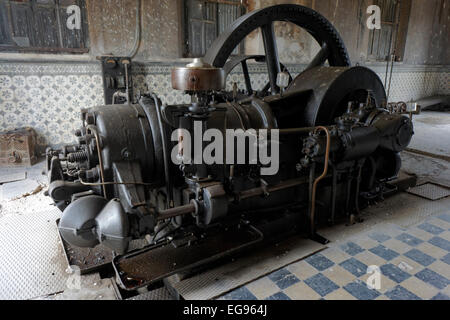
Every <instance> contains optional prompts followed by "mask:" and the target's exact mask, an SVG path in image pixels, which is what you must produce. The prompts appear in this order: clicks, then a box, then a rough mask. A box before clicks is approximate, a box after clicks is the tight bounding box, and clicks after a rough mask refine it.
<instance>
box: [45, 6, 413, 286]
mask: <svg viewBox="0 0 450 320" xmlns="http://www.w3.org/2000/svg"><path fill="white" fill-rule="evenodd" d="M279 20H284V21H290V22H292V23H295V24H297V25H299V26H300V27H303V28H305V29H306V30H307V31H308V32H310V33H311V34H312V35H313V36H314V38H315V39H316V40H317V41H318V42H319V44H320V45H321V50H320V52H319V53H318V54H317V56H316V57H315V58H314V59H313V61H312V62H311V64H310V65H309V66H307V68H306V69H305V70H304V71H303V72H302V73H300V74H299V75H298V76H297V77H296V78H295V79H292V77H291V76H290V74H289V73H288V72H287V70H286V69H285V67H284V66H283V65H282V64H281V63H280V62H279V60H278V55H277V52H276V46H275V44H274V43H275V40H274V36H273V24H272V22H273V21H279ZM258 27H260V28H261V30H262V33H263V39H264V47H265V51H266V54H265V56H250V57H248V56H246V57H241V56H239V57H231V58H230V55H231V52H232V51H233V49H234V48H235V46H236V45H237V44H238V43H239V42H240V41H241V40H242V39H243V38H244V37H245V36H246V35H247V34H248V33H250V32H251V31H253V30H254V29H256V28H258ZM249 59H254V60H256V61H257V62H265V63H266V64H267V70H268V75H269V77H268V78H269V83H268V85H267V86H266V87H265V88H263V89H262V90H260V91H256V90H254V89H252V87H251V81H250V77H249V73H248V68H247V61H248V60H249ZM326 61H328V65H327V66H325V65H324V63H325V62H326ZM237 65H241V66H242V70H243V73H244V79H245V84H246V89H245V90H237V89H236V87H235V88H234V90H233V91H232V92H228V91H226V90H224V89H223V88H224V86H225V80H226V77H227V75H228V74H229V73H230V72H231V70H232V69H233V68H234V67H235V66H237ZM172 85H173V87H174V88H175V89H179V90H183V91H185V92H186V93H189V94H190V95H191V96H192V97H193V99H192V101H193V102H192V103H190V104H178V105H166V104H164V105H163V104H162V103H161V101H160V100H159V99H158V97H157V96H156V95H155V94H143V95H140V96H139V97H138V98H137V99H136V103H132V104H120V105H107V106H98V107H93V108H89V109H85V110H83V111H82V123H83V125H82V128H81V129H80V130H78V131H77V132H76V136H77V139H78V143H76V144H72V145H68V146H65V147H64V148H62V149H59V150H53V149H48V150H47V169H48V175H49V180H50V187H49V195H50V196H51V197H52V198H53V199H54V201H55V203H56V204H57V205H58V207H59V208H60V209H61V210H63V215H62V219H61V221H60V224H59V230H60V233H61V235H62V237H63V238H64V239H65V240H66V241H67V242H69V243H70V244H72V245H74V246H80V247H94V246H96V245H98V244H99V243H103V244H105V245H107V246H109V247H110V248H111V249H112V250H114V251H115V252H117V253H119V254H123V253H125V252H126V251H127V249H128V244H129V242H130V240H131V239H138V238H142V237H144V236H146V235H149V236H150V237H151V242H152V243H153V245H154V246H155V247H154V248H153V249H155V250H161V247H162V246H173V247H174V248H177V249H179V250H183V248H185V247H192V246H195V245H197V244H198V245H199V246H202V245H203V244H204V243H205V242H206V243H207V242H208V241H209V240H208V239H209V237H213V236H214V235H215V234H219V233H220V234H223V235H224V239H225V240H224V241H225V242H226V241H227V240H226V239H227V237H226V235H227V233H229V235H230V237H233V239H229V242H230V243H232V242H233V241H237V240H236V239H238V238H239V236H236V238H235V235H234V234H235V233H236V232H238V231H236V230H240V229H241V228H244V229H245V228H247V229H251V230H252V232H253V233H254V234H257V236H256V238H258V239H257V240H260V238H262V237H268V236H269V235H275V234H277V235H279V234H288V233H290V232H298V231H300V230H305V231H307V232H308V233H309V235H310V236H311V237H314V238H316V239H318V238H319V237H318V236H317V234H316V231H315V229H316V225H317V224H318V223H320V222H328V223H334V221H335V219H337V218H339V217H344V218H346V219H349V220H350V221H352V222H354V221H357V219H358V215H359V211H360V209H361V208H363V207H364V206H365V205H366V204H367V203H368V202H369V201H371V200H374V199H380V198H382V197H383V194H384V193H386V192H387V191H390V189H389V188H388V185H387V182H389V181H390V180H392V179H394V178H395V177H396V176H397V174H398V172H399V170H400V166H401V161H400V157H399V152H401V151H402V150H404V149H405V148H406V147H407V146H408V144H409V142H410V140H411V137H412V135H413V126H412V122H411V120H410V119H409V118H408V117H406V116H403V115H400V114H392V113H390V112H389V111H388V110H387V109H386V108H385V106H386V103H387V101H386V93H385V90H384V87H383V84H382V82H381V81H380V79H379V78H378V76H377V75H376V74H375V73H374V72H373V71H371V70H370V69H368V68H365V67H361V66H357V67H350V66H349V59H348V55H347V52H346V50H345V46H344V45H343V43H342V41H341V39H340V37H339V34H338V33H337V32H336V30H335V29H334V28H333V26H332V25H331V24H330V23H329V22H328V21H327V20H326V19H325V18H323V17H322V16H321V15H319V14H318V13H317V12H314V11H313V10H311V9H308V8H305V7H302V6H297V5H279V6H274V7H269V8H264V9H261V10H257V11H254V12H251V13H250V14H248V15H246V16H244V17H241V18H240V19H238V20H237V21H236V22H235V23H233V25H231V27H230V29H229V31H228V32H225V33H223V34H222V35H221V36H220V37H219V38H218V39H217V40H216V42H215V43H214V44H213V45H212V47H211V49H210V50H209V51H208V53H207V54H206V56H205V58H204V59H203V60H201V59H198V60H196V61H195V62H194V63H192V64H190V65H188V66H186V67H183V68H180V67H178V68H174V70H173V73H172ZM207 129H217V130H218V132H220V133H221V134H222V135H223V137H227V135H226V130H227V129H235V130H236V129H242V131H246V130H249V129H254V130H255V132H256V135H257V136H258V135H259V133H258V130H260V129H266V130H267V132H268V137H266V144H267V146H268V148H269V149H270V150H271V152H272V153H273V152H277V151H278V152H279V163H278V170H277V172H276V173H275V174H271V175H262V174H261V172H262V170H264V169H265V168H266V169H267V163H264V164H263V163H261V161H260V160H258V161H256V162H252V163H248V161H247V162H246V163H237V164H236V162H233V163H227V162H225V163H221V162H218V163H212V164H206V163H204V162H200V163H197V162H193V161H191V162H184V163H181V164H180V163H174V162H173V161H172V160H171V156H172V152H173V151H172V150H178V156H179V157H180V158H181V159H185V158H191V159H194V158H195V157H196V155H197V154H198V153H199V152H200V154H203V151H204V149H205V148H206V147H207V146H206V143H204V142H203V144H202V145H200V149H197V150H193V151H191V152H190V151H189V149H187V148H186V149H184V148H183V146H184V144H183V143H186V141H183V139H184V135H183V132H184V133H186V132H188V133H191V135H192V136H195V135H196V134H198V131H199V130H200V132H204V131H206V130H207ZM275 130H277V131H275ZM173 136H176V137H178V138H177V139H172V138H173ZM274 138H278V139H274ZM227 139H228V138H225V139H224V140H227ZM233 139H234V138H233ZM246 139H247V140H245V141H247V142H248V141H251V134H250V135H248V136H246ZM172 140H177V141H172ZM224 142H225V141H224ZM226 142H229V141H226ZM177 145H178V146H179V148H178V149H177V148H176V146H177ZM180 146H181V147H180ZM174 147H175V149H174ZM250 147H251V144H250V143H247V144H246V145H245V152H243V153H245V158H246V159H247V160H248V159H249V157H250ZM194 149H195V148H194ZM234 151H236V152H235V153H234V156H233V160H235V158H236V157H238V156H239V154H238V153H239V152H241V153H242V150H238V149H234ZM241 155H242V154H241ZM250 238H251V239H247V240H243V243H254V242H255V239H256V238H254V237H253V238H252V237H250ZM202 243H203V244H202ZM211 243H220V242H219V241H218V240H214V241H213V240H211ZM230 246H231V245H230ZM233 246H234V247H239V248H241V247H242V245H240V244H239V243H238V244H233ZM225 247H226V245H224V248H222V251H227V252H230V251H232V250H231V249H233V248H234V247H233V248H225ZM146 250H147V251H146V252H148V249H146ZM202 250H203V251H204V252H205V254H210V255H211V256H214V254H216V253H217V252H214V254H213V253H211V252H212V251H208V250H209V249H205V248H203V249H202ZM211 250H212V249H211ZM135 255H136V254H135ZM193 257H195V255H193ZM193 259H194V258H193ZM195 259H197V260H201V258H198V257H195ZM206 260H207V259H205V261H206ZM190 265H193V264H192V263H191V264H190ZM186 267H187V265H186ZM169 269H170V270H167V272H166V273H162V274H163V275H168V274H170V273H173V272H175V271H176V270H179V269H177V268H169ZM157 278H158V277H156V276H155V277H151V280H155V279H157ZM158 279H159V278H158ZM143 283H148V282H145V281H141V282H139V285H142V284H143Z"/></svg>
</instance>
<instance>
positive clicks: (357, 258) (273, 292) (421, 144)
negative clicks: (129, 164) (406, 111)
mask: <svg viewBox="0 0 450 320" xmlns="http://www.w3.org/2000/svg"><path fill="white" fill-rule="evenodd" d="M414 124H415V132H416V134H415V136H414V138H413V141H412V143H411V148H413V149H416V150H421V151H425V152H427V153H432V154H436V155H438V156H441V157H440V158H433V157H429V156H424V155H420V154H417V153H411V152H404V153H402V159H403V169H404V170H405V171H407V172H410V173H415V174H417V175H418V176H419V181H420V183H423V182H426V181H432V182H435V183H438V184H440V185H444V186H447V187H450V170H449V162H448V161H446V160H444V159H445V157H448V156H449V155H450V139H448V136H449V133H450V113H438V112H424V113H423V114H422V115H420V116H417V117H416V118H415V120H414ZM41 170H42V163H41V164H39V165H36V166H34V167H32V168H28V169H26V171H27V180H26V181H20V182H15V183H8V184H3V185H1V186H0V201H1V202H0V274H2V277H0V288H2V290H0V299H117V298H118V297H119V295H118V294H117V290H116V288H115V285H114V284H113V279H101V277H100V275H99V274H95V273H94V274H91V275H87V276H81V277H79V276H77V273H76V272H75V273H73V270H68V268H67V267H68V265H67V262H66V260H65V257H64V255H63V252H62V247H61V244H60V242H59V239H58V237H57V230H56V226H55V220H56V219H57V218H58V217H59V216H60V212H59V211H58V210H57V209H56V208H55V207H53V206H52V205H51V201H50V199H49V198H47V197H45V196H44V194H43V192H44V189H45V186H46V179H45V176H42V175H41V173H40V172H41ZM20 171H23V169H0V177H1V176H3V175H6V174H11V173H15V172H20ZM449 208H450V198H448V197H447V198H444V199H441V200H437V201H430V200H426V199H424V198H421V197H418V196H415V195H412V194H409V193H400V194H397V195H395V196H393V197H391V198H388V199H387V200H386V201H385V202H383V203H379V204H377V205H375V206H372V207H370V208H368V209H366V210H365V211H364V212H363V216H364V222H363V223H359V224H356V225H353V226H345V225H337V226H334V227H332V228H326V229H322V230H320V233H321V234H322V235H323V236H325V237H326V238H328V239H330V240H331V243H330V244H328V245H327V247H326V248H325V247H324V248H323V249H320V250H321V251H320V252H319V253H316V254H314V255H312V256H310V257H308V258H306V259H301V260H300V261H295V262H292V261H291V262H288V263H287V265H282V266H281V267H282V268H281V269H280V266H279V265H277V266H276V267H275V264H274V269H273V270H272V271H275V272H272V271H271V272H266V273H265V274H262V275H259V276H257V279H256V278H255V279H254V280H251V281H247V282H246V283H244V284H242V285H240V286H237V287H235V288H234V289H233V290H228V289H227V290H226V291H227V292H224V293H225V294H224V295H223V296H221V297H219V298H220V299H416V298H420V299H432V298H435V299H448V297H449V296H450V292H449V290H450V289H449V286H448V284H449V283H450V267H449V263H450V262H449V250H450V249H449V246H448V245H449V243H450V238H449V234H450V221H449V220H450V209H449ZM316 249H317V248H315V249H314V250H316ZM311 250H312V249H311ZM314 252H315V251H311V253H314ZM300 258H301V257H299V259H300ZM369 265H376V266H378V267H379V268H380V271H381V288H380V289H377V290H369V289H367V286H366V285H365V282H366V280H367V278H368V277H369V276H370V275H369V274H367V273H366V272H365V271H367V270H365V269H366V268H367V266H369ZM254 267H255V268H257V267H258V265H257V263H256V262H255V265H254ZM276 269H278V270H276ZM201 280H202V279H199V281H201ZM220 280H223V281H225V282H226V281H228V280H229V276H228V278H224V279H220ZM225 282H222V283H225ZM216 286H217V285H216ZM80 289H81V290H80ZM216 289H217V288H216ZM224 290H225V289H224ZM141 293H144V292H141ZM169 297H170V296H169V295H168V293H167V291H166V290H159V291H158V292H150V293H144V294H143V295H141V296H138V297H136V299H160V298H164V299H167V298H169ZM193 297H194V298H195V295H193Z"/></svg>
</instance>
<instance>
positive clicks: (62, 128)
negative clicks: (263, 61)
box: [0, 61, 450, 149]
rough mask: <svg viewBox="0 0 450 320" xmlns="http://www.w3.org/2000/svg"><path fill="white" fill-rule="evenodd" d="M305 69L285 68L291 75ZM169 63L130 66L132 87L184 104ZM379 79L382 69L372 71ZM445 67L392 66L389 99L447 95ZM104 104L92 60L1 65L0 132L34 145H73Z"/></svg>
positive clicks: (259, 79) (257, 68) (258, 72)
mask: <svg viewBox="0 0 450 320" xmlns="http://www.w3.org/2000/svg"><path fill="white" fill-rule="evenodd" d="M303 67H304V66H302V65H290V66H288V69H289V70H290V71H291V73H292V74H293V76H295V75H296V74H298V73H299V72H300V71H301V70H302V68H303ZM171 68H172V65H171V64H167V63H149V64H145V65H142V64H141V65H136V66H135V67H134V68H133V77H134V85H135V89H136V90H139V91H140V92H145V91H147V89H148V90H151V91H153V92H155V93H157V94H158V95H159V96H160V98H161V100H162V101H163V102H164V103H168V104H173V103H187V102H189V101H190V100H189V96H187V95H184V94H183V93H182V92H177V91H174V90H172V89H171V85H170V70H171ZM373 69H374V70H375V72H377V73H378V75H379V76H380V78H381V79H382V80H383V81H384V75H385V73H384V72H385V71H384V70H383V68H382V67H374V68H373ZM265 71H266V70H265V67H264V66H263V65H251V66H250V72H251V81H252V86H253V88H254V89H260V88H262V87H263V86H264V85H265V84H266V83H267V81H268V77H267V74H266V73H265ZM449 74H450V72H449V70H448V68H444V69H443V70H439V69H437V68H435V69H431V71H430V69H429V68H428V69H423V68H422V69H420V68H414V69H411V68H409V69H408V68H406V69H405V68H397V70H396V71H395V72H394V73H393V76H392V85H391V94H390V100H392V101H400V100H403V101H409V100H415V99H418V98H420V97H424V96H428V95H432V94H450V78H449ZM234 82H236V83H237V84H238V87H239V88H244V78H243V76H242V74H241V73H240V70H239V69H236V70H235V71H234V72H233V73H232V74H231V75H230V76H229V78H228V81H227V88H228V89H229V90H230V89H231V88H232V84H233V83H234ZM99 104H103V88H102V78H101V67H100V65H99V64H98V63H97V62H83V63H81V62H80V63H67V62H66V63H56V62H55V63H50V62H45V63H44V62H42V63H31V62H1V61H0V131H5V130H11V129H14V128H18V127H22V126H31V127H33V128H34V129H35V130H36V131H37V133H38V144H39V146H40V147H41V149H44V148H45V146H47V145H51V146H58V145H61V144H65V143H71V142H73V141H74V136H73V131H74V130H75V129H76V128H78V127H79V125H80V121H79V110H80V109H81V108H85V107H90V106H95V105H99Z"/></svg>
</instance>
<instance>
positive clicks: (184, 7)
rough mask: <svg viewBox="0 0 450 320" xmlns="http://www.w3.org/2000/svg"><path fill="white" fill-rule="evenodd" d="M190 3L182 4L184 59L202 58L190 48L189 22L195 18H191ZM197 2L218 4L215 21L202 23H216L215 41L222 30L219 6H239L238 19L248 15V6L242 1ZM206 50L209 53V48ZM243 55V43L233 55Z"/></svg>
mask: <svg viewBox="0 0 450 320" xmlns="http://www.w3.org/2000/svg"><path fill="white" fill-rule="evenodd" d="M188 1H190V0H184V1H183V2H182V11H183V14H182V28H183V45H182V50H183V52H182V55H183V58H198V57H201V56H199V55H195V54H192V52H191V48H190V43H189V41H190V37H189V33H190V29H189V28H190V25H189V22H190V20H191V19H193V18H191V17H190V16H189V6H188ZM193 1H195V0H193ZM197 1H199V2H203V3H205V4H208V3H209V4H216V5H217V6H216V11H215V20H211V21H208V20H207V19H201V21H204V22H205V23H211V22H213V23H215V27H216V28H215V30H216V35H215V37H214V39H216V38H217V37H218V36H219V34H220V30H219V29H220V26H219V19H218V17H219V5H230V6H238V7H239V9H240V13H239V15H238V16H237V17H236V19H237V18H239V17H241V16H242V15H244V14H245V13H246V9H247V8H246V6H245V5H244V4H243V3H242V1H241V0H232V1H230V0H197ZM201 41H204V39H202V40H201ZM205 50H206V51H207V50H208V48H205ZM205 53H206V52H205ZM243 53H244V44H243V43H241V45H239V47H238V49H237V53H233V55H235V54H237V55H239V54H243Z"/></svg>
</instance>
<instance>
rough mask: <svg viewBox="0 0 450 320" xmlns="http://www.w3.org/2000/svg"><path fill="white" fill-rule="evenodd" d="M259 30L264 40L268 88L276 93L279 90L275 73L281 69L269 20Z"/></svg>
mask: <svg viewBox="0 0 450 320" xmlns="http://www.w3.org/2000/svg"><path fill="white" fill-rule="evenodd" d="M261 32H262V37H263V41H264V51H265V53H266V63H267V71H268V72H269V82H270V88H271V89H272V94H276V93H279V91H280V89H279V88H278V86H277V75H278V73H279V72H280V71H281V70H280V60H279V58H278V49H277V43H276V39H275V32H274V28H273V23H272V22H271V23H268V24H266V25H264V26H262V27H261Z"/></svg>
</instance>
